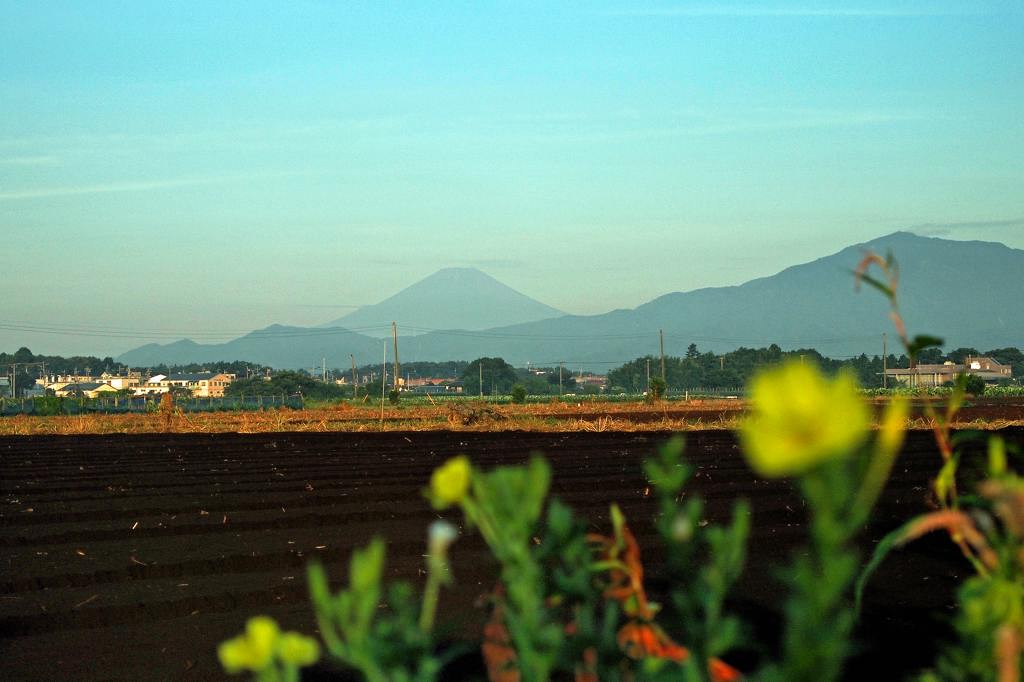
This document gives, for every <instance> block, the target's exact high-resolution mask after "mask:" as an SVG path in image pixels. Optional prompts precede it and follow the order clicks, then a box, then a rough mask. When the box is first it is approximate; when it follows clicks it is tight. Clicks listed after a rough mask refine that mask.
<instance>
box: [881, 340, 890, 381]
mask: <svg viewBox="0 0 1024 682" xmlns="http://www.w3.org/2000/svg"><path fill="white" fill-rule="evenodd" d="M888 342H889V339H888V338H887V336H886V333H885V332H882V388H889V386H888V383H889V377H887V376H886V374H885V372H886V370H887V369H888V368H889V366H888V365H889V357H888V356H889V347H888Z"/></svg>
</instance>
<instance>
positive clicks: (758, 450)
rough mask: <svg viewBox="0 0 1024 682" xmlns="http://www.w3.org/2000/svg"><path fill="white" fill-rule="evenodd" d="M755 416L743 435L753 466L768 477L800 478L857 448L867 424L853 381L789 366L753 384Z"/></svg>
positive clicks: (801, 365) (762, 374)
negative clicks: (801, 475)
mask: <svg viewBox="0 0 1024 682" xmlns="http://www.w3.org/2000/svg"><path fill="white" fill-rule="evenodd" d="M750 401H751V414H750V416H749V417H748V418H747V419H746V420H745V421H744V423H743V426H742V427H741V429H740V440H741V443H742V445H743V451H744V454H745V455H746V457H747V461H748V462H749V463H750V466H751V467H752V468H753V469H754V470H755V471H756V472H757V473H758V474H760V475H762V476H768V477H781V476H796V475H799V474H802V473H805V472H807V471H809V470H810V469H813V468H815V467H816V466H818V465H819V464H821V463H822V462H824V461H826V460H828V459H831V458H832V457H836V456H841V455H843V454H846V453H849V452H850V451H852V450H853V448H854V447H856V446H857V445H859V444H860V443H861V442H862V441H863V439H864V435H865V432H866V430H867V428H868V424H869V415H868V409H867V406H866V405H865V404H864V401H863V399H862V398H861V396H860V393H859V392H858V390H857V382H856V380H855V379H854V378H853V376H852V375H850V374H846V373H840V374H839V375H838V376H837V377H836V378H835V379H829V378H828V377H826V376H824V375H823V374H822V373H821V371H820V370H819V369H818V367H817V366H816V365H814V364H804V363H801V362H795V361H790V362H786V363H784V364H782V365H779V366H777V367H773V368H771V369H767V370H764V371H762V372H759V373H758V374H757V375H756V376H755V377H754V379H753V380H752V381H751V384H750Z"/></svg>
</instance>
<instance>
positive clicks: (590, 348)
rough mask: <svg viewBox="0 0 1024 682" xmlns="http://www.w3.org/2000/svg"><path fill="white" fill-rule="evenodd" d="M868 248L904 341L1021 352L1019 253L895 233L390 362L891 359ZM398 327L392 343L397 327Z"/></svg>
mask: <svg viewBox="0 0 1024 682" xmlns="http://www.w3.org/2000/svg"><path fill="white" fill-rule="evenodd" d="M868 249H870V250H874V251H876V252H878V253H881V254H885V253H886V252H887V251H890V250H891V251H892V252H893V253H894V254H895V256H896V258H897V260H898V261H899V263H900V271H901V282H900V290H899V296H900V307H901V311H902V312H903V314H904V317H905V319H906V322H907V326H908V328H909V330H910V331H911V333H913V334H919V333H928V334H935V335H938V336H940V337H943V338H944V339H945V340H946V348H955V347H958V346H970V347H975V348H978V349H981V350H985V349H989V348H997V347H1005V346H1018V347H1021V346H1024V303H1022V302H1024V276H1022V275H1024V251H1022V250H1020V249H1012V248H1009V247H1007V246H1005V245H1003V244H998V243H994V242H980V241H951V240H946V239H938V238H932V237H921V236H917V235H914V234H911V233H908V232H896V233H894V234H890V235H886V236H884V237H880V238H878V239H874V240H871V241H869V242H866V243H863V244H856V245H853V246H849V247H847V248H845V249H843V250H841V251H839V252H837V253H834V254H832V255H830V256H826V257H823V258H819V259H817V260H815V261H812V262H809V263H803V264H800V265H795V266H792V267H789V268H786V269H785V270H783V271H781V272H779V273H777V274H775V275H772V276H770V277H763V278H760V279H755V280H751V281H749V282H746V283H744V284H741V285H738V286H730V287H715V288H707V289H697V290H693V291H688V292H676V293H669V294H665V295H664V296H660V297H658V298H656V299H654V300H652V301H650V302H648V303H645V304H643V305H641V306H638V307H637V308H634V309H623V310H614V311H611V312H608V313H604V314H601V315H589V316H580V315H562V316H559V317H553V318H549V319H540V320H534V321H530V322H523V323H520V324H512V325H505V326H500V327H492V328H489V329H486V330H483V331H468V330H461V331H460V330H451V331H435V332H430V333H426V334H421V335H419V336H413V337H406V336H402V337H401V338H400V352H401V357H402V359H403V360H407V361H411V360H450V359H467V360H468V359H473V358H476V357H481V356H500V357H503V358H505V359H506V360H507V361H509V362H511V363H512V364H515V365H520V366H522V365H525V364H527V363H532V364H534V365H550V364H557V363H558V362H559V361H565V362H566V363H567V366H569V367H571V368H573V369H576V368H584V369H592V370H607V369H609V368H610V367H614V366H616V365H618V364H622V363H624V362H627V361H628V360H631V359H633V358H636V357H639V356H642V355H646V354H652V355H653V354H657V352H658V332H659V330H663V331H664V334H665V351H666V353H668V354H670V355H682V354H683V353H685V351H686V347H687V346H688V345H689V344H690V343H696V344H697V346H698V347H699V348H700V349H701V350H713V351H719V352H720V351H728V350H733V349H735V348H737V347H739V346H748V347H751V346H754V347H757V346H766V345H769V344H771V343H778V344H779V345H780V346H781V347H783V348H784V349H794V348H810V347H813V348H815V349H817V350H819V351H820V352H822V353H823V354H825V355H828V356H831V357H844V356H852V355H859V354H860V353H867V354H868V355H877V354H880V353H881V352H882V334H883V333H888V335H889V350H890V351H891V352H895V353H897V354H899V352H900V349H899V348H898V345H897V340H896V338H895V335H894V333H893V330H892V325H891V322H890V321H889V319H888V307H887V303H886V301H885V300H884V298H883V297H882V296H881V295H880V294H879V293H878V292H876V291H873V290H870V289H868V290H865V291H862V292H860V293H859V294H857V293H855V292H854V286H853V276H852V274H851V271H852V269H853V268H854V267H855V266H856V265H857V263H858V262H859V261H860V259H861V258H862V256H863V254H864V252H865V251H866V250H868ZM428 279H429V278H428ZM396 296H397V295H396ZM382 304H383V302H382ZM356 312H359V311H356ZM354 314H355V313H353V315H354ZM348 318H349V316H346V318H342V319H348ZM355 319H357V320H358V318H355ZM390 321H391V320H390V319H388V320H387V324H388V325H390ZM397 321H398V324H399V332H400V335H401V334H402V332H401V330H402V326H403V324H406V322H405V321H404V320H403V319H402V318H398V319H397ZM339 322H340V320H339ZM423 327H426V328H433V329H436V328H437V327H436V326H431V325H423ZM381 343H382V342H381V341H380V340H379V339H372V338H370V337H368V336H366V335H363V334H358V333H354V332H352V331H349V330H346V329H338V328H316V329H303V328H298V327H289V328H284V327H280V328H278V327H269V328H267V329H265V330H260V331H259V332H253V333H251V334H248V335H246V336H244V337H241V338H240V339H235V340H234V341H231V342H228V343H226V344H217V345H211V346H204V345H199V344H195V343H193V342H191V341H179V342H176V343H175V344H169V345H165V346H157V345H155V344H150V345H149V346H143V347H142V348H138V349H135V350H133V351H129V352H128V353H125V354H124V355H122V356H121V357H120V358H118V359H119V360H121V361H122V362H128V363H130V364H132V365H134V366H147V365H153V364H157V363H159V362H204V361H210V360H215V359H217V360H249V361H253V362H261V363H264V364H269V365H273V366H275V367H304V366H305V367H308V366H312V364H313V360H314V359H315V358H319V357H327V359H328V364H329V365H331V366H346V364H347V360H348V354H349V353H353V354H356V355H357V358H365V359H367V360H368V359H370V358H372V357H376V356H380V355H381V354H382V352H383V351H382V345H381ZM172 356H173V357H172ZM359 361H360V362H362V361H363V359H360V360H359Z"/></svg>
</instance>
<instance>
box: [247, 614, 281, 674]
mask: <svg viewBox="0 0 1024 682" xmlns="http://www.w3.org/2000/svg"><path fill="white" fill-rule="evenodd" d="M280 636H281V630H280V628H278V627H277V621H275V620H274V619H273V618H270V617H269V616H256V617H254V618H250V619H249V620H248V622H247V623H246V624H245V639H246V641H247V642H248V643H249V647H250V648H251V649H252V657H253V665H254V667H253V668H252V670H263V668H266V667H267V666H268V665H269V664H270V662H271V661H272V660H273V659H274V651H276V650H277V640H278V638H279V637H280Z"/></svg>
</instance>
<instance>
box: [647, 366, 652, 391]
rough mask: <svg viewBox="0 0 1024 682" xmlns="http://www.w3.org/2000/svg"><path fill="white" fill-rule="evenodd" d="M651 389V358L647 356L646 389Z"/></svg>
mask: <svg viewBox="0 0 1024 682" xmlns="http://www.w3.org/2000/svg"><path fill="white" fill-rule="evenodd" d="M650 390H651V359H650V358H647V391H648V392H650Z"/></svg>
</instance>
